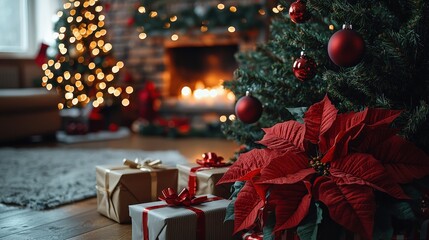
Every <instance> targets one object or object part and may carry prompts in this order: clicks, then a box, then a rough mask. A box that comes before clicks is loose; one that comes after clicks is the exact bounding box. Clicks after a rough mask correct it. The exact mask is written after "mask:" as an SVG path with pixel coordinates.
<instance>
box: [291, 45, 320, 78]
mask: <svg viewBox="0 0 429 240" xmlns="http://www.w3.org/2000/svg"><path fill="white" fill-rule="evenodd" d="M292 70H293V74H294V75H295V77H296V78H298V79H299V80H300V81H303V82H304V81H307V80H310V79H313V78H314V76H315V75H316V72H317V71H316V70H317V67H316V62H314V60H313V59H312V58H310V57H307V55H305V53H304V51H302V52H301V57H299V58H298V59H296V60H295V62H294V63H293V67H292Z"/></svg>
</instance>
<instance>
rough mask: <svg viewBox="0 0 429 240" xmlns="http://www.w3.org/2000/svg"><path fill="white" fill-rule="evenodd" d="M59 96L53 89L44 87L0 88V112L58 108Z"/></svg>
mask: <svg viewBox="0 0 429 240" xmlns="http://www.w3.org/2000/svg"><path fill="white" fill-rule="evenodd" d="M59 101H60V98H59V96H58V94H57V93H56V92H55V91H48V90H46V89H44V88H19V89H0V112H1V113H2V114H5V113H9V112H22V111H38V110H40V109H58V102H59Z"/></svg>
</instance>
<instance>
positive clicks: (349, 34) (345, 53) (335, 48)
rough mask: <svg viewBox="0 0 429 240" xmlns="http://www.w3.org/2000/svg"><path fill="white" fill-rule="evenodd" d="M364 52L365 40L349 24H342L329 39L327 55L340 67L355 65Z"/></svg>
mask: <svg viewBox="0 0 429 240" xmlns="http://www.w3.org/2000/svg"><path fill="white" fill-rule="evenodd" d="M364 52H365V42H364V40H363V38H362V36H361V35H359V34H358V33H357V32H355V31H353V30H352V25H350V24H344V25H343V29H342V30H340V31H338V32H336V33H334V35H332V36H331V38H330V39H329V43H328V54H329V57H330V58H331V60H332V62H334V63H335V64H336V65H338V66H340V67H353V66H355V65H356V64H358V63H359V62H360V61H361V60H362V58H363V54H364Z"/></svg>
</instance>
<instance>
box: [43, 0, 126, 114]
mask: <svg viewBox="0 0 429 240" xmlns="http://www.w3.org/2000/svg"><path fill="white" fill-rule="evenodd" d="M63 8H64V9H63V10H60V11H58V17H59V20H58V21H57V22H56V24H55V32H56V44H55V46H53V49H54V50H55V51H54V53H53V54H51V55H50V56H49V57H50V59H49V60H48V62H47V63H45V64H43V66H42V68H43V70H44V73H45V76H44V77H43V78H42V86H44V87H46V88H47V89H48V90H51V89H53V90H56V91H57V92H58V93H59V94H60V96H62V98H63V100H64V101H63V102H61V103H59V105H58V107H59V108H60V109H63V108H72V107H84V106H86V105H87V104H88V103H91V104H92V106H93V107H99V106H112V105H113V104H115V102H117V101H116V99H117V98H122V101H121V103H122V105H124V106H127V105H128V104H129V94H130V93H132V92H133V89H132V87H130V86H128V87H127V86H123V84H122V83H121V81H120V79H119V76H118V72H119V70H120V69H121V68H122V67H123V66H124V63H123V62H121V61H116V59H115V58H114V56H113V52H112V44H110V43H109V42H108V38H107V30H106V28H105V24H104V19H105V16H104V15H103V14H102V10H103V7H102V6H101V4H100V2H99V1H98V0H85V1H78V0H68V1H65V2H64V5H63Z"/></svg>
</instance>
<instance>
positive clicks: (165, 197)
mask: <svg viewBox="0 0 429 240" xmlns="http://www.w3.org/2000/svg"><path fill="white" fill-rule="evenodd" d="M161 193H162V196H159V197H158V198H159V200H162V201H165V202H166V203H167V204H168V205H170V206H186V207H189V206H191V205H198V204H201V203H203V202H206V201H207V200H208V199H207V196H201V197H195V196H192V195H191V194H190V193H189V191H188V189H187V188H184V189H183V190H182V191H181V192H180V193H179V194H177V193H176V191H175V190H174V189H172V188H166V189H164V190H162V192H161Z"/></svg>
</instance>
